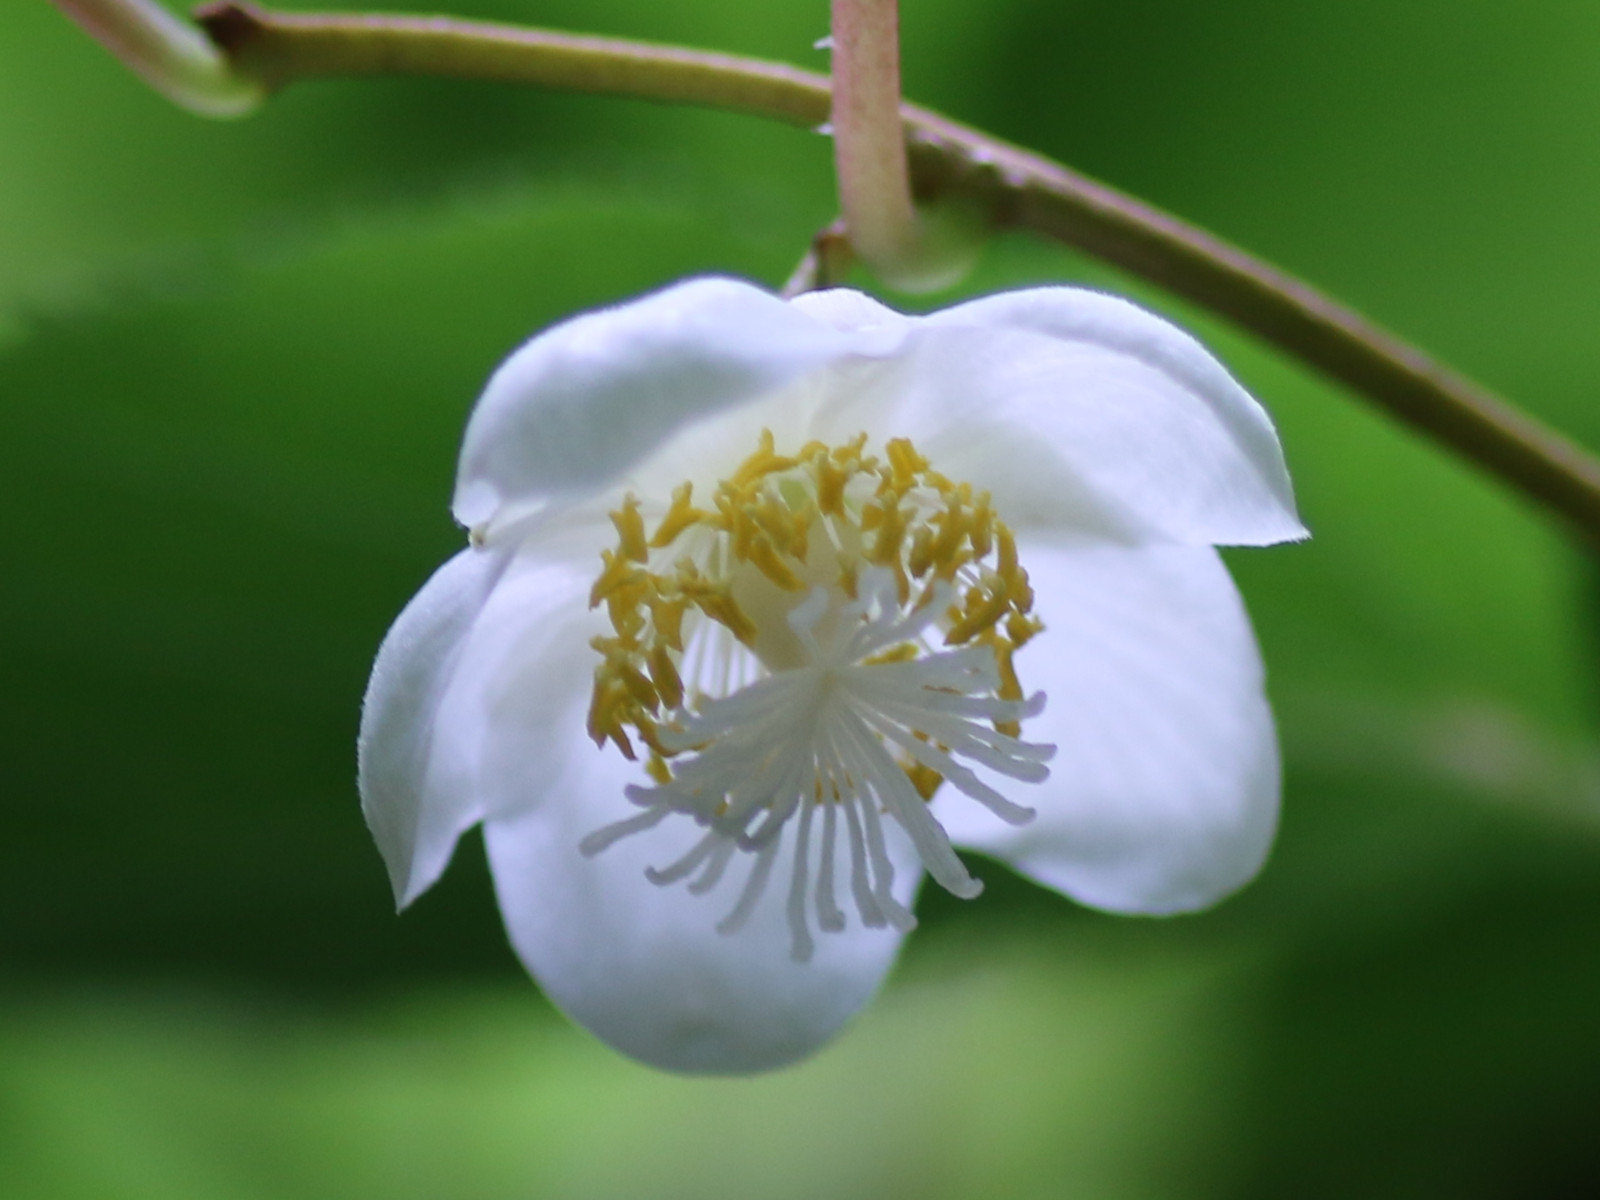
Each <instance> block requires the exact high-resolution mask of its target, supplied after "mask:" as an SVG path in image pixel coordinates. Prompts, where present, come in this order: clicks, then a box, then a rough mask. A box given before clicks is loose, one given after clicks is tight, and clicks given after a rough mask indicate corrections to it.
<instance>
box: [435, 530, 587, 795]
mask: <svg viewBox="0 0 1600 1200" xmlns="http://www.w3.org/2000/svg"><path fill="white" fill-rule="evenodd" d="M610 532H611V531H610V526H609V525H608V526H607V527H606V530H605V533H610ZM605 533H602V532H600V531H598V530H597V529H594V528H592V527H588V526H584V525H581V524H575V523H567V524H563V525H561V526H554V525H549V524H547V525H546V526H545V527H543V528H542V529H541V530H540V531H539V536H538V537H537V538H536V539H530V540H529V541H527V542H525V543H524V544H523V545H521V546H520V547H519V548H518V549H517V551H516V553H515V555H514V556H513V558H512V561H511V564H510V566H508V567H507V568H506V570H505V573H504V574H503V575H502V576H501V578H500V579H499V580H498V582H496V584H495V587H494V593H493V595H491V596H490V597H489V600H488V602H487V603H486V604H485V605H484V606H483V610H482V612H481V613H479V615H478V618H477V620H476V621H475V622H474V624H473V627H472V632H471V635H470V636H469V637H468V638H467V639H466V641H465V643H464V644H463V645H462V647H461V651H460V655H459V661H458V663H457V665H456V668H455V671H454V672H453V674H452V676H451V679H450V683H449V687H448V688H447V689H446V690H445V692H444V694H443V696H442V697H441V699H440V703H439V715H438V719H437V721H436V728H435V733H434V747H433V750H434V759H435V767H434V771H435V774H437V775H438V776H440V785H439V786H440V788H441V789H442V788H444V787H446V786H448V787H450V788H453V789H458V790H460V791H463V792H467V793H470V795H471V797H472V801H471V805H470V807H471V808H472V809H473V811H475V812H476V814H477V816H478V817H479V818H482V819H487V818H490V817H494V816H497V815H502V814H505V813H510V812H516V811H520V810H522V809H526V808H529V807H532V806H534V805H537V804H539V803H541V802H542V801H543V800H544V798H545V796H546V794H547V791H548V785H549V782H550V780H551V779H552V778H553V777H554V775H555V774H556V773H557V772H558V771H559V769H560V766H561V762H562V760H563V758H564V756H565V755H566V754H567V753H568V752H569V750H570V749H571V748H572V746H573V737H572V734H573V733H574V732H576V733H577V734H578V735H579V736H580V738H581V735H582V732H583V726H584V717H585V710H584V706H585V705H586V704H587V702H588V698H589V694H590V689H591V685H592V682H593V678H594V667H595V664H596V663H597V662H598V661H599V658H598V656H597V655H596V654H595V651H594V650H593V648H592V647H591V646H590V645H589V639H590V638H591V637H593V636H595V635H596V634H600V633H603V632H610V626H609V624H608V623H607V621H606V619H605V613H604V610H603V609H600V610H591V609H590V608H589V588H590V587H591V585H592V584H593V583H594V577H595V576H596V575H597V574H598V572H599V566H600V557H599V551H598V547H599V546H602V545H604V544H606V542H607V541H609V540H610V539H609V538H607V537H606V536H605ZM574 709H576V710H577V717H576V720H575V723H574V724H573V725H572V726H571V727H570V728H569V724H568V722H569V718H570V716H571V713H572V712H573V711H574ZM585 745H587V746H588V747H589V748H590V749H592V748H593V746H592V743H587V742H586V743H585ZM462 806H463V807H464V806H465V804H464V803H463V804H462Z"/></svg>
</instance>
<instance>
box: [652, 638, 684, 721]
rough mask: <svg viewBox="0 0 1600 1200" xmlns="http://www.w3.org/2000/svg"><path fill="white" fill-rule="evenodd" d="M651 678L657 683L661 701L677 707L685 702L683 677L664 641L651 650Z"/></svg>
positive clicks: (670, 706)
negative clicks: (673, 662)
mask: <svg viewBox="0 0 1600 1200" xmlns="http://www.w3.org/2000/svg"><path fill="white" fill-rule="evenodd" d="M650 680H651V682H652V683H654V684H655V685H656V691H657V692H658V693H659V694H660V696H661V703H663V704H665V705H666V706H667V707H668V708H677V707H678V706H679V705H681V704H682V703H683V679H682V677H680V676H679V674H678V668H677V667H675V666H673V664H672V655H671V654H670V653H668V648H667V646H666V645H665V644H664V643H659V642H658V643H657V644H656V645H655V646H653V647H652V648H651V650H650Z"/></svg>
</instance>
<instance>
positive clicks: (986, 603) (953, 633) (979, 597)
mask: <svg viewBox="0 0 1600 1200" xmlns="http://www.w3.org/2000/svg"><path fill="white" fill-rule="evenodd" d="M1010 607H1011V606H1010V603H1009V602H1008V601H1007V600H1006V597H1005V593H1004V592H1003V591H990V590H988V589H987V588H977V587H975V588H971V589H969V590H968V591H967V603H966V608H965V609H964V610H963V611H962V613H961V615H960V617H959V618H958V619H957V620H956V622H955V624H954V625H952V626H951V627H950V632H949V633H947V634H945V636H944V644H945V645H947V646H960V645H962V644H964V643H966V642H970V641H971V640H972V639H973V638H975V637H976V636H977V635H978V634H980V633H986V632H987V631H988V630H990V629H992V628H994V625H995V622H997V621H998V620H1000V618H1001V617H1003V616H1005V615H1006V610H1007V609H1009V608H1010Z"/></svg>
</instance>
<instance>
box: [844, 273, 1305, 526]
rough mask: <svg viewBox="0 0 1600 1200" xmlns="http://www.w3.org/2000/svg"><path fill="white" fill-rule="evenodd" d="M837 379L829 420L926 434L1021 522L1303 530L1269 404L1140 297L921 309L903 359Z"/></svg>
mask: <svg viewBox="0 0 1600 1200" xmlns="http://www.w3.org/2000/svg"><path fill="white" fill-rule="evenodd" d="M860 319H862V320H863V321H876V320H878V317H877V316H876V315H875V314H873V313H871V312H870V311H868V312H865V313H864V314H863V316H862V317H861V318H860ZM834 376H835V378H836V383H835V385H834V400H833V404H832V406H831V408H826V409H825V410H824V412H825V422H830V421H831V422H832V423H833V424H837V425H838V426H839V428H840V429H841V430H845V429H849V430H852V431H853V430H854V429H856V428H871V429H874V430H882V431H884V435H885V436H895V435H900V436H907V437H910V438H912V439H914V440H915V441H916V443H917V448H918V449H919V450H921V451H922V452H923V453H924V454H926V455H928V457H929V458H930V459H931V460H932V461H933V462H934V463H935V464H936V465H937V466H938V468H939V470H941V471H942V472H944V473H945V474H947V475H949V476H951V477H952V478H957V479H964V480H967V481H968V482H970V483H972V484H973V485H974V486H976V487H980V488H984V489H987V490H989V491H991V492H992V493H993V495H994V500H995V505H996V509H997V511H1000V512H1002V513H1003V514H1004V515H1005V517H1006V519H1007V521H1008V522H1010V523H1011V524H1012V525H1013V526H1014V527H1019V528H1020V527H1023V526H1027V525H1034V526H1039V527H1044V528H1051V529H1055V530H1058V531H1059V530H1064V529H1066V530H1072V531H1074V532H1076V533H1077V534H1078V535H1080V536H1086V537H1090V538H1098V539H1110V540H1115V541H1121V542H1124V543H1129V544H1140V543H1148V542H1152V541H1155V542H1160V541H1167V542H1178V543H1184V544H1191V545H1194V544H1219V545H1265V544H1268V543H1272V542H1280V541H1286V540H1292V539H1296V538H1300V537H1304V536H1305V529H1304V528H1303V527H1302V526H1301V524H1300V521H1299V518H1298V517H1297V516H1296V515H1295V508H1294V498H1293V493H1292V491H1291V488H1290V484H1289V477H1288V473H1287V471H1286V470H1285V468H1284V463H1283V454H1282V451H1281V450H1280V448H1279V445H1278V439H1277V434H1276V432H1275V431H1274V430H1273V427H1272V422H1271V420H1270V419H1269V418H1268V416H1267V414H1266V412H1265V411H1264V410H1263V409H1262V408H1261V406H1260V405H1258V404H1257V403H1256V402H1255V401H1254V400H1253V399H1251V397H1250V396H1249V394H1248V393H1246V392H1245V391H1244V389H1243V388H1241V387H1240V386H1239V385H1238V384H1237V383H1236V382H1234V380H1233V379H1232V377H1231V376H1229V374H1228V373H1227V371H1226V370H1225V369H1224V368H1223V367H1222V365H1221V364H1220V363H1218V362H1217V360H1216V359H1215V358H1213V357H1212V356H1211V355H1210V354H1209V353H1208V352H1207V351H1206V350H1205V348H1204V347H1202V346H1201V345H1200V344H1199V343H1198V342H1196V341H1195V340H1194V339H1193V338H1191V337H1189V335H1187V334H1185V333H1183V332H1182V331H1181V330H1179V329H1178V328H1177V327H1175V326H1173V325H1171V324H1169V323H1168V322H1166V321H1164V320H1162V319H1161V318H1159V317H1157V316H1155V315H1153V314H1151V313H1148V312H1145V311H1144V310H1142V309H1140V308H1137V307H1136V306H1134V305H1132V304H1129V303H1128V302H1126V301H1124V300H1119V299H1117V298H1115V297H1112V296H1105V295H1101V294H1099V293H1096V292H1090V291H1086V290H1083V289H1078V288H1038V289H1034V290H1031V291H1020V292H1008V293H1003V294H1001V295H997V296H990V297H988V298H986V299H982V300H975V301H972V302H970V303H967V304H961V305H957V306H955V307H953V308H949V309H945V310H943V311H941V312H937V313H934V314H932V315H931V316H928V317H925V318H922V319H920V320H919V321H918V322H917V323H916V326H915V330H914V332H913V334H912V336H911V338H910V340H909V341H908V343H907V345H906V347H905V349H904V350H903V352H902V353H901V354H900V355H899V356H898V357H897V358H896V360H895V361H893V362H892V363H879V362H852V363H846V364H842V365H841V366H840V368H839V369H838V370H837V371H836V372H834ZM823 436H826V434H824V435H823ZM846 436H847V435H846Z"/></svg>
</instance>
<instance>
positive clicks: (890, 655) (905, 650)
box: [861, 642, 921, 666]
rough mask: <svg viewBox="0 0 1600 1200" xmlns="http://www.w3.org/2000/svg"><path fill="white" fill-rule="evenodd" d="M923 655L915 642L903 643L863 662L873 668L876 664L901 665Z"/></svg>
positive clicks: (864, 659) (881, 651)
mask: <svg viewBox="0 0 1600 1200" xmlns="http://www.w3.org/2000/svg"><path fill="white" fill-rule="evenodd" d="M919 653H921V649H920V647H918V645H917V644H916V643H915V642H901V643H900V644H899V645H897V646H890V647H889V648H888V649H887V650H880V651H878V653H876V654H873V655H870V656H868V657H867V658H863V659H862V660H861V661H862V662H863V663H864V664H866V665H868V666H871V665H873V664H875V663H901V662H910V661H911V660H912V659H914V658H916V656H917V655H918V654H919Z"/></svg>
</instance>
